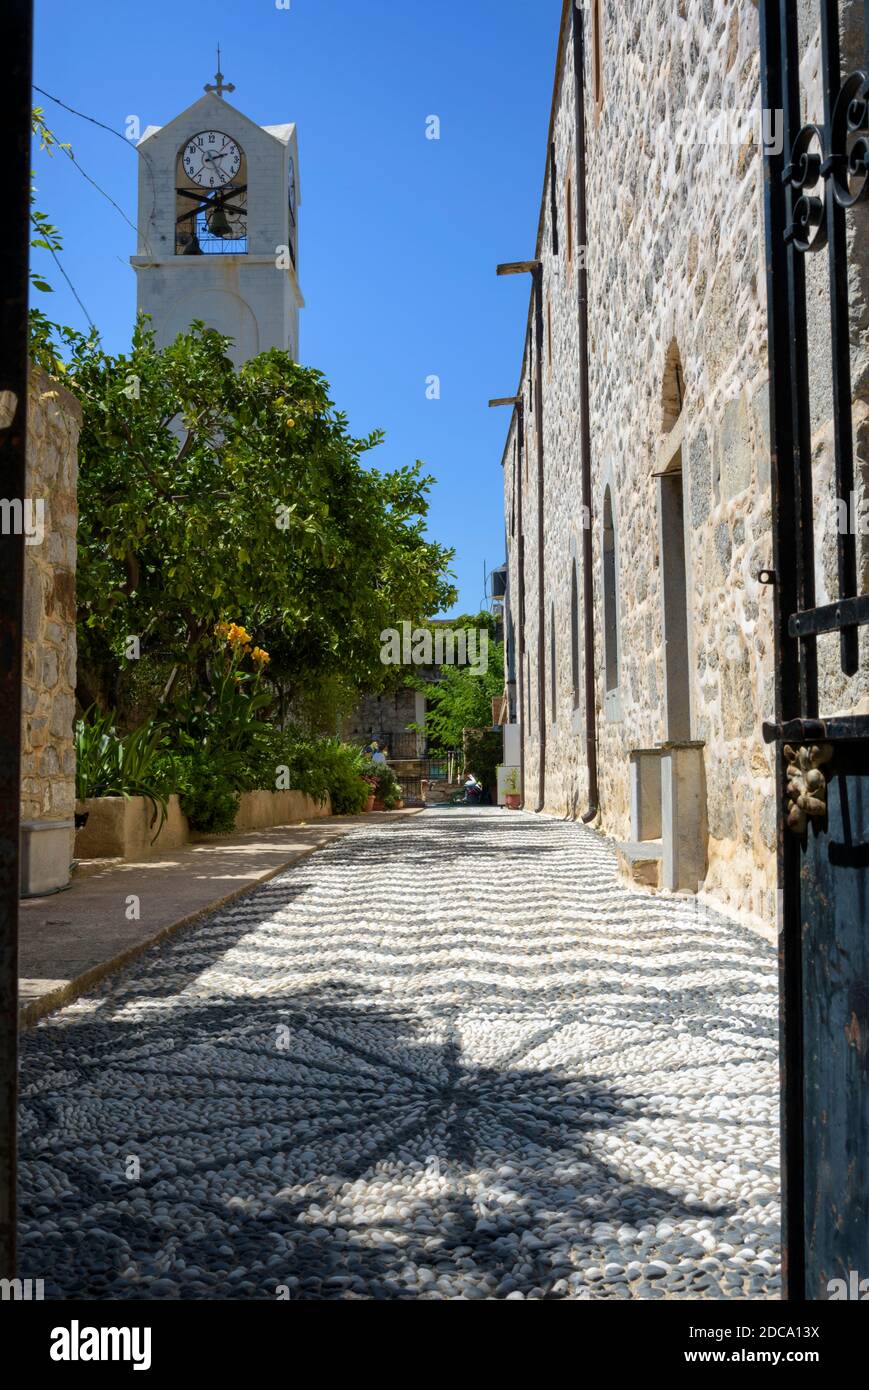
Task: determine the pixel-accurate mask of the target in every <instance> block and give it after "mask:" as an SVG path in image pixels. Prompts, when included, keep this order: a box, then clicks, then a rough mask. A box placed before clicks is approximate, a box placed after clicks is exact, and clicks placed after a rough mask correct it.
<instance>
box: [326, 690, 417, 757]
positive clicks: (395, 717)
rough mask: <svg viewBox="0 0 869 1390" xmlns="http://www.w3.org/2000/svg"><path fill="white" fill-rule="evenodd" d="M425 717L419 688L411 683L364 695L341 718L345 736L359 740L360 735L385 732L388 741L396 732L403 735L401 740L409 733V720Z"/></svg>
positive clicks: (375, 734)
mask: <svg viewBox="0 0 869 1390" xmlns="http://www.w3.org/2000/svg"><path fill="white" fill-rule="evenodd" d="M424 717H425V702H424V701H421V699H420V697H419V695H418V692H417V691H416V690H414V689H412V688H411V687H410V686H403V687H400V688H399V689H398V690H395V691H390V692H389V693H388V694H385V695H365V696H363V698H362V699H361V700H360V702H359V704H358V705H357V706H356V708H355V709H354V710H353V712H352V714H350V715H348V717H347V719H346V720H345V721H344V728H343V733H344V737H345V738H348V739H351V740H352V741H353V742H358V741H359V740H360V739H364V740H368V739H370V738H380V737H381V736H383V735H385V736H386V739H387V742H388V741H389V739H390V738H391V737H393V736H394V735H396V734H399V735H401V736H402V739H401V741H402V743H404V742H406V741H407V740H408V738H409V737H410V735H409V734H408V733H407V726H408V724H413V723H415V722H417V721H421V720H422V718H424Z"/></svg>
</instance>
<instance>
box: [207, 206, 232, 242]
mask: <svg viewBox="0 0 869 1390" xmlns="http://www.w3.org/2000/svg"><path fill="white" fill-rule="evenodd" d="M208 230H209V231H210V232H211V233H212V235H213V236H221V237H227V236H232V235H233V232H232V224H231V223H230V220H229V218H228V217H227V215H226V210H225V209H224V206H223V203H218V204H217V207H215V208H213V209H212V210H211V212H210V213H209V214H208Z"/></svg>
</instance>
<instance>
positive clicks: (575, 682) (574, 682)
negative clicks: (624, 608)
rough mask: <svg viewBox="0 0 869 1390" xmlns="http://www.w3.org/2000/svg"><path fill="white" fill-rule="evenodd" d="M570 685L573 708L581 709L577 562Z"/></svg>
mask: <svg viewBox="0 0 869 1390" xmlns="http://www.w3.org/2000/svg"><path fill="white" fill-rule="evenodd" d="M570 683H571V687H572V689H573V708H574V709H579V585H578V584H577V580H576V561H575V560H574V562H573V564H572V565H571V566H570Z"/></svg>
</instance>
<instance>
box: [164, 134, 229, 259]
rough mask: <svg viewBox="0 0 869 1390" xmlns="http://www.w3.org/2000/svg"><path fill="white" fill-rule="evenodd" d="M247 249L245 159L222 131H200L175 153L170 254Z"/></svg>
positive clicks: (218, 253) (221, 252)
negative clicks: (173, 233)
mask: <svg viewBox="0 0 869 1390" xmlns="http://www.w3.org/2000/svg"><path fill="white" fill-rule="evenodd" d="M246 251H247V157H246V155H245V153H244V150H243V149H242V148H241V145H239V144H238V142H237V141H236V140H234V139H233V137H232V136H231V135H226V134H225V133H224V132H223V131H222V130H200V131H199V132H198V134H196V135H193V136H191V138H190V139H189V140H188V141H186V142H185V144H184V145H182V147H181V149H180V150H179V151H178V160H177V164H176V178H175V254H176V256H204V255H234V256H238V255H244V254H245V253H246Z"/></svg>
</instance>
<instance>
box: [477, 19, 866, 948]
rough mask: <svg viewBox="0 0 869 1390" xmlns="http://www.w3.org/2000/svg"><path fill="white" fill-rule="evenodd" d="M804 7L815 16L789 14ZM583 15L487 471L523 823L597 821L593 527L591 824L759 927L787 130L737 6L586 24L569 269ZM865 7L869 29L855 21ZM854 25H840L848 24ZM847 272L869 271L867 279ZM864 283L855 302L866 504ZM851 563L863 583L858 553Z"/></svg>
mask: <svg viewBox="0 0 869 1390" xmlns="http://www.w3.org/2000/svg"><path fill="white" fill-rule="evenodd" d="M810 8H811V7H810V5H809V0H805V3H804V4H803V6H802V10H801V14H802V13H803V12H805V13H808V11H809V9H810ZM572 9H573V6H572V4H571V0H565V4H564V10H563V15H562V25H561V33H560V39H559V47H558V54H557V64H556V77H555V87H554V96H553V104H552V112H551V122H550V131H549V141H548V148H547V151H546V155H547V158H546V173H545V181H544V188H543V196H542V199H541V205H540V209H541V210H540V220H539V230H538V239H537V247H536V251H535V256H536V259H537V260H538V261H539V262H540V263H541V269H540V271H539V284H540V305H539V310H540V318H539V319H538V318H537V316H536V311H537V304H536V302H535V300H536V295H535V291H534V289H533V288H532V295H531V308H530V311H529V319H528V329H527V333H526V339H525V349H524V354H523V359H522V370H521V376H520V382H519V386H518V389H517V401H518V404H517V405H515V406H514V409H513V413H512V419H511V423H510V426H509V430H508V437H507V443H506V448H505V451H504V458H503V462H504V499H505V518H506V532H507V538H508V573H509V613H508V623H507V630H508V637H509V641H510V646H511V652H510V657H511V664H512V666H513V667H514V668H515V670H516V675H517V684H516V690H515V691H514V692H513V694H514V701H513V703H514V705H515V707H516V718H517V722H518V723H519V725H520V727H521V730H522V735H523V738H522V742H523V762H524V804H525V806H526V808H528V809H534V808H535V806H536V807H537V808H538V809H544V810H546V811H549V812H553V813H557V814H568V815H579V814H582V813H583V812H584V811H585V809H586V808H587V807H589V800H590V790H591V788H590V785H589V776H588V762H587V754H586V740H585V727H586V708H585V695H584V680H583V663H584V650H585V624H584V618H583V599H584V576H583V567H582V563H581V557H582V547H583V532H584V529H585V527H589V528H590V532H591V538H592V594H593V602H592V608H591V613H592V627H593V647H594V659H593V668H594V691H595V695H594V706H595V708H594V712H595V728H596V748H597V762H598V784H599V785H598V796H597V808H596V814H595V815H593V816H592V817H591V818H592V819H594V822H595V823H596V824H598V825H599V826H600V828H601V829H602V830H603V831H604V832H605V833H607V834H609V835H611V836H613V837H614V838H615V839H617V840H618V841H620V842H622V844H623V847H624V855H623V861H622V862H623V867H624V868H625V871H626V872H629V873H632V874H633V875H634V876H635V877H636V878H638V880H640V881H645V882H648V883H651V884H653V885H657V886H659V887H669V888H677V889H686V890H688V891H693V892H698V891H699V892H700V893H701V894H708V895H710V896H711V897H712V898H713V899H714V900H716V901H717V902H718V903H720V904H722V905H725V906H728V907H730V908H732V909H734V910H736V911H737V912H739V913H740V914H741V915H743V916H744V917H745V918H746V919H748V920H754V921H762V922H764V923H767V924H770V923H771V922H772V921H773V920H774V919H775V889H776V854H775V845H776V809H775V787H774V759H773V753H772V750H771V749H770V748H769V747H767V746H766V745H765V744H764V743H763V741H762V739H761V733H760V731H761V723H762V721H763V720H764V719H768V718H770V717H772V714H773V700H774V676H775V672H774V661H773V626H772V620H773V609H772V603H773V600H772V590H771V588H770V587H769V586H768V585H766V584H764V583H762V582H761V580H760V578H759V575H760V574H761V571H763V570H764V569H765V568H767V567H769V566H770V565H771V562H772V529H771V528H772V518H771V501H770V448H769V402H768V366H767V342H766V305H765V267H764V213H763V200H762V192H763V190H762V142H763V139H764V138H770V139H775V138H776V126H775V122H776V114H775V113H772V115H771V116H769V117H767V118H764V117H763V115H762V112H761V97H760V73H759V29H758V12H757V9H756V6H755V4H754V3H752V0H679V3H677V4H671V3H666V2H665V0H651V3H649V4H643V5H641V4H639V3H637V0H629V3H623V0H588V3H586V4H585V5H584V6H583V7H582V9H581V11H580V14H581V23H582V48H581V49H580V51H581V52H583V53H584V64H583V67H584V71H583V74H582V79H583V80H582V84H581V90H582V95H581V97H580V98H579V103H580V106H581V114H582V118H583V120H584V127H585V140H584V145H585V160H586V175H585V198H586V215H587V236H586V245H585V246H581V245H580V244H579V237H578V221H577V209H578V204H579V199H580V193H581V190H578V189H577V178H578V163H577V129H578V112H577V83H576V80H575V79H576V74H575V71H574V52H575V49H574V42H575V40H574V37H573V15H572ZM858 10H859V11H860V13H859V15H857V13H856V12H857V11H858ZM854 11H855V21H857V22H861V21H862V8H861V7H860V6H855V7H854ZM845 15H846V27H847V20H848V9H847V7H845ZM854 28H855V32H856V28H857V23H856V22H855V26H854ZM802 43H803V51H804V63H805V65H806V69H807V71H809V72H810V71H811V64H812V62H814V63H815V66H817V47H818V46H817V35H816V34H815V33H814V32H813V31H812V28H811V25H810V24H808V23H807V24H806V25H805V35H804V36H803V37H802ZM846 48H847V42H846ZM846 71H847V69H846ZM821 114H822V113H820V112H818V113H815V116H814V117H813V116H812V113H811V112H810V113H809V114H808V116H807V118H808V119H812V118H817V119H820V118H821ZM861 225H862V226H863V228H864V235H865V221H864V222H863V223H862V224H861ZM864 244H865V243H864ZM822 261H824V264H821V262H822ZM858 261H859V258H858ZM816 262H817V263H810V264H809V267H808V270H807V275H808V290H809V294H810V296H811V297H812V301H811V302H812V304H813V305H814V306H816V314H815V316H816V320H817V332H818V333H819V335H822V334H823V333H824V332H825V327H824V295H825V293H826V289H825V282H824V276H825V274H826V263H825V260H824V258H822V257H818V258H816ZM862 265H863V267H864V271H869V260H863V262H862ZM583 266H584V267H585V271H586V276H585V279H586V280H587V306H588V307H587V316H588V352H587V364H588V365H587V373H588V400H589V407H588V433H589V439H590V468H591V506H590V509H589V512H588V513H586V512H585V511H584V509H583V505H582V496H583V494H582V480H581V452H582V441H581V435H582V409H581V397H582V392H581V389H580V388H581V381H580V366H581V359H580V311H579V304H580V299H581V295H582V289H583V284H582V279H581V272H582V269H583ZM867 280H869V275H867V274H866V273H864V274H863V276H862V281H861V283H860V284H859V285H855V287H854V290H855V293H854V296H853V299H852V320H853V324H854V328H855V332H854V343H855V349H854V356H855V361H854V363H853V379H854V383H855V397H856V400H857V403H856V405H855V419H856V420H857V422H858V432H857V448H858V460H859V461H860V464H861V466H862V474H861V476H862V484H861V487H863V488H865V485H866V458H867V452H869V450H867V443H869V440H867V433H866V431H867V425H866V419H867V406H869V396H867V383H866V377H867V373H866V322H867V316H866V304H867V298H866V287H867ZM533 283H534V282H533V281H532V284H533ZM541 321H542V332H541V333H540V337H541V338H542V346H543V352H542V357H541V360H539V361H538V360H536V358H537V354H536V343H537V333H538V329H537V325H538V323H539V322H541ZM821 357H823V359H824V360H825V361H826V360H827V359H828V353H826V354H819V359H820V358H821ZM537 381H540V383H541V385H542V395H541V399H540V400H539V401H535V399H534V392H535V383H536V382H537ZM814 399H815V401H816V402H819V404H818V405H816V418H815V420H814V422H813V424H814V428H815V431H816V448H817V451H818V460H817V461H816V469H815V472H816V487H817V489H818V495H817V497H816V514H817V515H819V516H820V515H824V516H827V515H829V505H828V504H831V503H833V502H834V501H835V499H834V498H833V496H832V477H831V469H830V468H829V467H827V466H825V463H824V458H825V457H826V456H827V455H829V452H830V427H829V425H828V423H827V416H828V415H829V413H830V410H829V401H830V397H829V385H828V384H827V388H826V391H825V388H824V383H823V382H821V383H819V389H816V390H815V392H814ZM861 402H862V403H861ZM825 403H826V405H825ZM541 414H542V429H543V438H542V477H543V490H542V496H541V494H540V491H539V487H538V457H539V456H538V448H539V445H540V440H539V438H538V427H539V422H540V415H541ZM825 491H826V495H825ZM861 497H862V494H861ZM859 505H860V499H859V498H858V506H859ZM541 535H542V537H543V545H542V549H541V547H540V544H539V537H540V536H541ZM834 539H835V535H834V532H833V533H832V534H830V528H829V527H825V526H820V527H818V528H817V548H818V590H819V599H818V601H819V602H824V601H825V600H824V597H823V595H824V594H825V593H826V592H830V590H831V587H832V586H831V585H830V584H829V582H828V581H829V577H830V566H831V565H832V564H833V563H834V558H833V557H834V550H835V547H834ZM860 544H861V545H862V547H863V549H862V552H861V563H862V567H863V576H864V588H865V572H866V566H867V548H866V538H865V536H864V537H861V539H860ZM541 563H542V566H543V582H542V586H541V585H540V567H541ZM825 576H826V580H825ZM541 611H542V614H543V628H542V632H541V628H540V613H541ZM541 636H542V641H540V640H539V639H540V637H541ZM865 636H866V634H865V629H864V632H863V639H862V640H863V641H864V642H865ZM834 641H835V639H834ZM833 655H834V644H833V643H831V644H830V645H829V659H827V658H825V655H824V651H823V650H821V652H820V663H821V679H822V685H823V688H824V691H825V703H826V705H827V707H829V708H837V709H844V708H855V707H859V706H860V701H861V700H865V698H866V696H867V693H869V684H867V667H869V662H867V660H866V650H865V646H864V648H863V660H862V662H861V667H862V672H861V674H858V675H857V676H856V677H854V678H853V679H852V680H850V681H848V680H845V678H843V677H842V676H841V674H840V673H839V671H838V664H837V663H836V662H835V661H834V660H833ZM541 657H542V660H541ZM520 696H521V698H520ZM544 744H545V759H544V760H542V759H541V749H542V748H543V747H544ZM541 764H542V765H541ZM541 780H543V781H544V783H545V785H544V786H543V787H542V788H541ZM541 792H542V795H541ZM541 803H542V804H541ZM589 809H590V811H591V812H594V811H595V807H594V806H592V807H590V808H589ZM668 817H669V818H670V819H669V831H670V834H671V838H672V844H671V846H670V850H671V851H672V855H671V862H670V864H669V868H668V865H667V855H668V847H667V843H666V841H667V834H668ZM662 819H663V823H662ZM644 822H645V829H643V828H642V827H643V823H644ZM638 827H640V828H639V830H638ZM638 834H639V835H641V837H642V842H644V843H647V844H648V845H649V849H648V854H647V855H646V856H645V857H644V853H643V852H642V850H640V851H638V850H637V840H638ZM661 842H663V844H661ZM680 853H681V854H682V869H681V871H679V872H676V871H675V870H674V868H673V862H672V856H673V855H675V856H676V857H678V855H679V854H680Z"/></svg>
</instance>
